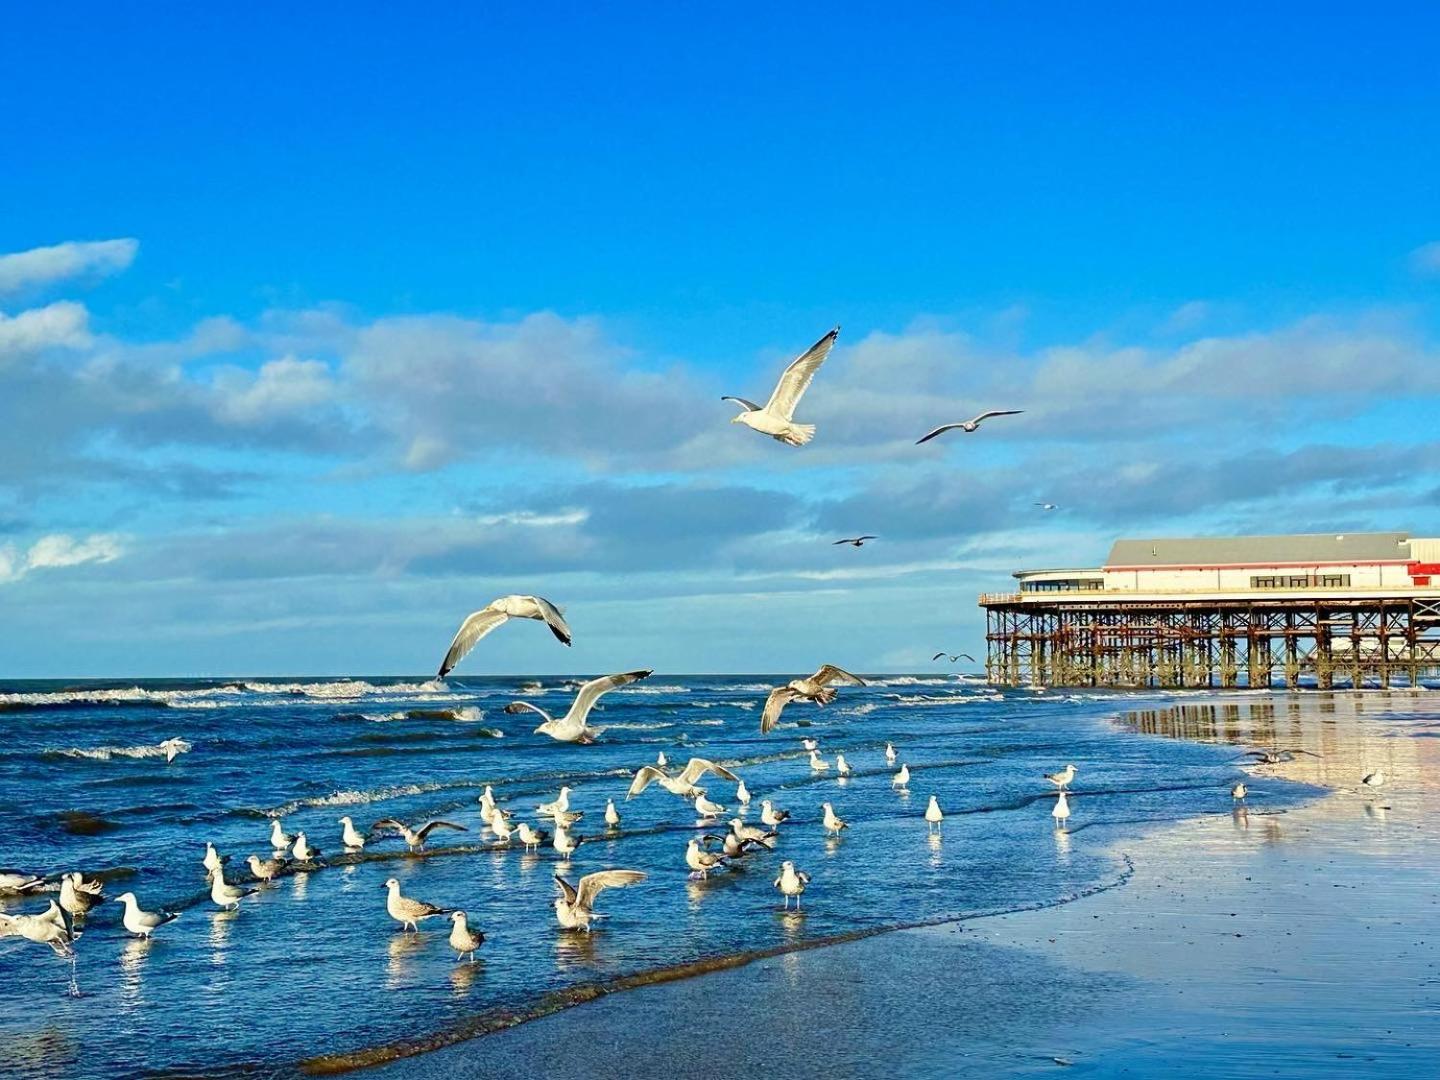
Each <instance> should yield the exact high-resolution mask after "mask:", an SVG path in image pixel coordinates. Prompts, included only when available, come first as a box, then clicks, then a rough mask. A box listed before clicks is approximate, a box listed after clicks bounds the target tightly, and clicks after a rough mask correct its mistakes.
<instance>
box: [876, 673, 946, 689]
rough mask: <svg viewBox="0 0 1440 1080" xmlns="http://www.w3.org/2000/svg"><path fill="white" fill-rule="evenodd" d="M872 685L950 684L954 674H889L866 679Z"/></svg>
mask: <svg viewBox="0 0 1440 1080" xmlns="http://www.w3.org/2000/svg"><path fill="white" fill-rule="evenodd" d="M865 681H866V682H867V683H868V684H869V685H871V686H949V685H950V684H951V683H953V682H954V681H955V677H954V676H953V675H938V676H937V675H889V676H886V677H885V678H883V679H867V680H865Z"/></svg>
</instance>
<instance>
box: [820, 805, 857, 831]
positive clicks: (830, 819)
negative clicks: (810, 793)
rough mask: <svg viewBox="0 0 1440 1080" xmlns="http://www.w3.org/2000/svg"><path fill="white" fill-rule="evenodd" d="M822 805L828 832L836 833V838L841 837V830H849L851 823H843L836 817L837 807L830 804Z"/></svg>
mask: <svg viewBox="0 0 1440 1080" xmlns="http://www.w3.org/2000/svg"><path fill="white" fill-rule="evenodd" d="M820 805H821V809H823V810H824V811H825V831H826V832H831V833H834V834H835V835H836V836H839V835H840V830H841V829H848V828H849V827H850V823H849V822H848V821H841V820H840V819H839V818H838V817H836V816H835V807H833V806H831V805H830V804H829V803H828V802H827V803H821V804H820Z"/></svg>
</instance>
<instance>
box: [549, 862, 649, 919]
mask: <svg viewBox="0 0 1440 1080" xmlns="http://www.w3.org/2000/svg"><path fill="white" fill-rule="evenodd" d="M644 880H645V875H644V874H643V873H641V872H640V871H639V870H597V871H596V872H595V873H593V874H586V875H585V876H584V877H582V878H581V879H580V880H579V881H578V882H576V883H575V884H574V885H571V884H570V883H569V882H568V881H566V880H565V879H564V878H563V877H561V876H560V875H559V874H556V875H555V887H556V889H557V890H558V891H559V893H560V895H559V896H557V897H556V898H555V918H556V920H557V921H558V922H559V923H560V926H561V928H562V929H565V930H584V931H585V932H586V933H587V934H588V933H589V932H590V924H591V923H592V922H594V921H595V920H596V919H599V918H602V917H603V916H601V915H600V914H599V913H597V912H596V911H595V900H596V899H597V898H598V897H599V895H600V894H601V893H602V892H603V891H604V890H606V889H616V888H622V887H623V886H626V885H634V884H635V883H636V882H640V881H644Z"/></svg>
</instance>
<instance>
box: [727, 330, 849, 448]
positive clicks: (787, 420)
mask: <svg viewBox="0 0 1440 1080" xmlns="http://www.w3.org/2000/svg"><path fill="white" fill-rule="evenodd" d="M839 333H840V327H838V326H837V327H835V329H834V330H831V331H830V332H829V333H828V334H826V335H825V336H824V337H822V338H821V339H820V340H819V341H817V342H816V343H815V344H814V345H811V346H810V348H808V349H806V350H805V351H804V352H803V353H801V354H800V355H799V356H798V357H796V358H795V360H794V361H792V362H791V364H790V366H789V367H787V368H786V369H785V373H784V374H783V375H781V376H780V381H779V382H778V383H776V384H775V392H774V393H773V394H771V395H770V400H769V401H767V402H766V403H765V404H764V405H763V406H762V405H756V404H755V402H753V401H748V400H746V399H745V398H742V397H731V396H729V395H726V396H724V397H722V398H721V399H720V400H721V401H733V402H735V403H736V404H739V405H743V406H745V411H744V412H742V413H741V414H740V415H739V416H737V417H735V419H733V420H731V421H730V422H731V423H732V424H744V425H745V426H746V427H748V428H754V429H755V430H756V431H758V432H760V433H761V434H763V435H769V436H770V437H771V438H772V439H775V440H777V441H779V442H783V443H784V444H785V445H787V446H804V445H805V444H806V443H808V442H809V441H810V440H811V439H813V438H814V437H815V425H814V424H797V423H795V406H796V405H798V404H800V398H801V397H802V396H803V395H804V393H805V391H806V390H808V389H809V388H810V381H811V380H812V379H814V378H815V373H816V372H817V371H819V370H820V365H821V364H823V363H825V358H826V357H827V356H829V355H830V347H831V346H832V345H834V344H835V338H836V337H837V336H838V335H839Z"/></svg>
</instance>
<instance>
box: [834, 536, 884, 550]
mask: <svg viewBox="0 0 1440 1080" xmlns="http://www.w3.org/2000/svg"><path fill="white" fill-rule="evenodd" d="M879 539H880V538H879V537H878V536H847V537H845V538H844V539H842V540H836V541H835V542H834V543H833V544H831V545H830V546H831V547H838V546H839V545H841V544H849V545H850V546H851V547H864V546H865V541H866V540H879Z"/></svg>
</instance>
